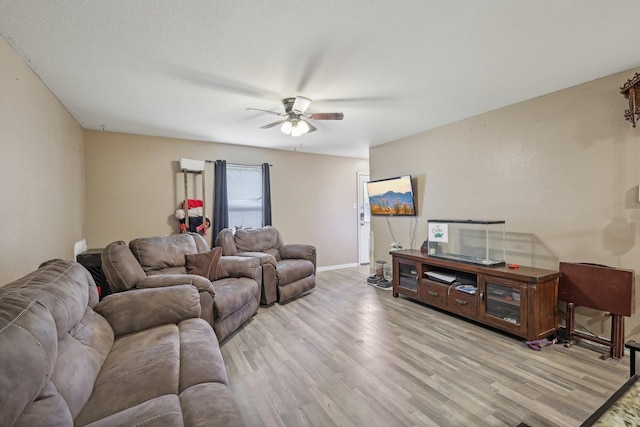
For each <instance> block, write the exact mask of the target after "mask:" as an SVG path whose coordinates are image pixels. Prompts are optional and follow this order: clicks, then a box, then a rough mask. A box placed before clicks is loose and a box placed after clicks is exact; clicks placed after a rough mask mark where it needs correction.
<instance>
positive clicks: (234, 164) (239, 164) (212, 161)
mask: <svg viewBox="0 0 640 427" xmlns="http://www.w3.org/2000/svg"><path fill="white" fill-rule="evenodd" d="M205 162H207V163H215V162H217V160H205ZM227 164H228V165H233V166H255V167H258V166H262V163H261V164H259V165H244V164H242V163H227ZM272 166H273V165H272V164H271V163H269V167H272Z"/></svg>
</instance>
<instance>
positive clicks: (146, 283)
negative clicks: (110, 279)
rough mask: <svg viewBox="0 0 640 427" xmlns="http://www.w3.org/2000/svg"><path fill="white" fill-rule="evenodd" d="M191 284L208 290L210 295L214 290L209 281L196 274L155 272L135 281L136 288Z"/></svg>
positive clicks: (203, 290) (198, 288) (202, 289)
mask: <svg viewBox="0 0 640 427" xmlns="http://www.w3.org/2000/svg"><path fill="white" fill-rule="evenodd" d="M178 285H191V286H193V287H195V288H196V289H197V290H198V291H199V292H209V293H210V294H211V296H212V297H214V296H215V291H214V288H213V285H212V284H211V281H210V280H209V279H207V278H206V277H203V276H198V275H197V274H155V275H152V276H145V277H143V278H141V279H140V280H138V281H137V282H136V288H138V289H146V288H165V287H168V286H178Z"/></svg>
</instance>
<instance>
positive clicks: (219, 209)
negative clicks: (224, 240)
mask: <svg viewBox="0 0 640 427" xmlns="http://www.w3.org/2000/svg"><path fill="white" fill-rule="evenodd" d="M228 227H229V203H228V200H227V162H226V161H225V160H216V162H215V165H214V182H213V234H212V236H211V247H213V246H214V244H215V243H214V242H215V241H216V237H217V236H218V233H220V230H222V229H224V228H228Z"/></svg>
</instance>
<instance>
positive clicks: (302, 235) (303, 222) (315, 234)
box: [85, 131, 369, 267]
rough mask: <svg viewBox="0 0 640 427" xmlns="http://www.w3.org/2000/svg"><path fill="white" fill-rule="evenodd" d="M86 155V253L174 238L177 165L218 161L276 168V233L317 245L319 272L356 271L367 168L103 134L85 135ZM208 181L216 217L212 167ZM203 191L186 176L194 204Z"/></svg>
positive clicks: (360, 162)
mask: <svg viewBox="0 0 640 427" xmlns="http://www.w3.org/2000/svg"><path fill="white" fill-rule="evenodd" d="M85 149H86V168H87V173H86V185H87V217H86V228H85V232H86V238H87V243H88V245H89V247H104V246H105V245H107V244H108V243H110V242H112V241H115V240H124V241H129V240H131V239H133V238H136V237H141V236H151V235H163V234H171V233H176V232H177V231H178V221H177V219H175V210H176V209H177V207H178V204H179V203H180V202H181V201H182V200H183V199H184V183H183V175H182V172H180V171H179V167H178V161H179V159H180V158H188V159H198V160H217V159H221V160H226V161H227V162H229V163H240V164H261V163H264V162H268V163H270V164H271V165H273V167H272V168H271V191H272V209H273V225H274V226H275V227H276V228H278V229H279V230H280V231H281V233H282V235H283V238H284V240H285V243H311V244H314V245H315V246H316V247H317V250H318V265H319V266H320V267H332V266H341V265H347V264H355V263H357V236H356V233H357V215H356V211H355V210H354V209H353V203H355V202H356V172H359V171H361V172H368V170H369V163H368V160H365V159H352V158H343V157H333V156H322V155H315V154H304V153H299V152H293V151H283V150H271V149H260V148H253V147H246V146H237V145H230V144H217V143H212V142H196V141H186V140H178V139H168V138H158V137H151V136H137V135H129V134H119V133H111V132H100V131H86V132H85ZM205 174H206V182H205V187H206V188H205V202H206V203H207V211H208V212H209V216H210V217H211V213H210V212H211V207H212V204H213V165H211V164H208V165H207V169H206V170H205ZM200 184H201V177H200V176H194V175H191V174H190V175H189V189H190V197H191V198H201V197H202V189H201V185H200ZM193 190H195V193H194V192H191V191H193ZM207 237H210V236H207Z"/></svg>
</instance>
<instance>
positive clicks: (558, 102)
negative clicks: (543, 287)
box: [370, 70, 640, 337]
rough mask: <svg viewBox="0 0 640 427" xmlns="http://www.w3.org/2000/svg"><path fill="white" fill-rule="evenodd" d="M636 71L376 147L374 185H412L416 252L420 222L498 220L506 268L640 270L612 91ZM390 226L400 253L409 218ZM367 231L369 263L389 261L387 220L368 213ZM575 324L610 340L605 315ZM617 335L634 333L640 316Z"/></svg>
mask: <svg viewBox="0 0 640 427" xmlns="http://www.w3.org/2000/svg"><path fill="white" fill-rule="evenodd" d="M636 71H640V70H630V71H628V72H624V73H620V74H617V75H613V76H609V77H606V78H602V79H599V80H595V81H592V82H589V83H586V84H582V85H579V86H576V87H572V88H569V89H566V90H562V91H559V92H555V93H552V94H549V95H546V96H542V97H539V98H536V99H533V100H530V101H526V102H522V103H519V104H516V105H513V106H510V107H507V108H503V109H500V110H497V111H493V112H490V113H487V114H483V115H480V116H477V117H473V118H470V119H468V120H464V121H461V122H458V123H453V124H451V125H448V126H444V127H441V128H439V129H435V130H432V131H429V132H425V133H421V134H419V135H415V136H412V137H409V138H405V139H402V140H399V141H395V142H392V143H388V144H385V145H383V146H379V147H376V148H373V149H371V150H370V168H371V178H372V179H378V178H385V177H389V176H396V175H399V174H412V175H413V176H414V177H416V178H417V194H418V204H419V206H418V209H419V211H418V212H419V216H418V218H417V227H416V232H415V235H414V237H415V243H414V245H413V247H414V248H419V247H420V244H421V243H422V241H424V240H426V238H427V232H426V224H427V219H428V218H445V219H448V218H452V219H503V220H506V229H507V233H508V236H507V250H508V252H507V261H509V262H516V263H520V264H522V265H532V266H536V267H541V268H550V269H557V268H558V262H559V261H567V262H591V263H598V264H605V265H608V266H612V267H618V268H627V269H634V270H635V271H636V272H640V265H639V262H638V261H639V260H640V244H639V242H638V235H639V233H640V229H639V228H638V226H637V224H638V222H639V221H640V203H639V202H638V184H639V183H640V128H636V129H634V128H632V127H631V125H630V123H629V122H626V121H625V120H624V118H623V113H624V110H625V108H628V104H627V101H626V100H625V99H624V97H623V96H622V95H621V94H620V93H619V87H620V86H622V85H623V84H624V83H625V82H626V81H627V79H629V78H631V77H632V76H633V75H634V72H636ZM523 84H526V82H523ZM455 102H464V100H457V101H455ZM390 221H391V226H392V230H393V232H394V234H395V236H396V239H398V240H400V241H401V242H402V243H403V245H404V246H405V247H409V239H410V235H411V233H410V232H409V230H410V226H411V225H412V224H414V223H412V220H409V219H407V218H391V219H390ZM372 229H373V231H374V237H375V254H376V259H379V258H381V259H387V260H390V256H389V255H388V249H389V244H390V243H391V241H392V240H391V237H390V232H389V229H388V227H387V224H386V221H385V220H384V219H380V218H373V221H372ZM636 301H637V302H638V303H640V298H639V297H638V296H636ZM580 322H581V320H580V319H578V323H580ZM582 322H584V323H582V324H583V325H584V326H586V327H588V328H589V329H591V330H593V331H595V332H596V333H599V334H601V335H608V332H607V328H608V327H609V326H608V325H609V323H608V321H606V320H605V319H604V318H603V317H602V315H599V316H590V315H589V317H588V318H583V319H582ZM626 331H627V336H628V337H631V336H636V337H637V336H638V335H639V334H640V313H638V314H636V315H635V316H634V317H633V318H632V319H631V321H627V328H626Z"/></svg>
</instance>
